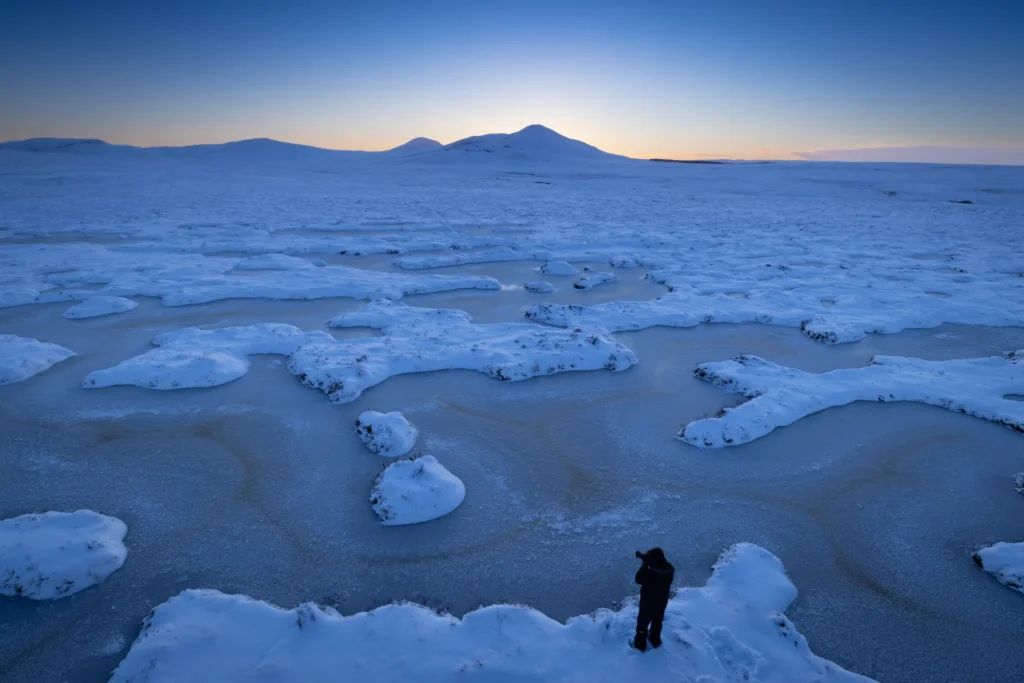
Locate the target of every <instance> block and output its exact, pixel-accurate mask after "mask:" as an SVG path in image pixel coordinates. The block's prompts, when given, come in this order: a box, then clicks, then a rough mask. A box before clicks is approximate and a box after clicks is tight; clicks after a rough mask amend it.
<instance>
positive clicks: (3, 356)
mask: <svg viewBox="0 0 1024 683" xmlns="http://www.w3.org/2000/svg"><path fill="white" fill-rule="evenodd" d="M73 355H75V352H74V351H69V350H68V349H65V348H64V347H63V346H58V345H57V344H50V343H48V342H41V341H39V340H38V339H31V338H29V337H19V336H17V335H13V334H0V386H3V385H4V384H14V383H15V382H20V381H22V380H26V379H28V378H29V377H32V376H33V375H38V374H39V373H40V372H42V371H43V370H47V369H49V368H50V367H51V366H53V365H56V364H57V363H60V362H61V361H63V360H67V359H68V358H71V356H73Z"/></svg>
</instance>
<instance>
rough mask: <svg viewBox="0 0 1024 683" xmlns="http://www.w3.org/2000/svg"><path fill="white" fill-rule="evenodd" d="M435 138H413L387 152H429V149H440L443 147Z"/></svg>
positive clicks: (399, 153)
mask: <svg viewBox="0 0 1024 683" xmlns="http://www.w3.org/2000/svg"><path fill="white" fill-rule="evenodd" d="M443 146H444V145H442V144H441V143H440V142H438V141H437V140H431V139H430V138H413V139H412V140H409V142H407V143H405V144H404V145H399V146H398V147H393V148H391V149H389V150H388V154H395V155H402V156H404V155H406V154H419V153H420V152H429V151H431V150H435V149H440V148H441V147H443Z"/></svg>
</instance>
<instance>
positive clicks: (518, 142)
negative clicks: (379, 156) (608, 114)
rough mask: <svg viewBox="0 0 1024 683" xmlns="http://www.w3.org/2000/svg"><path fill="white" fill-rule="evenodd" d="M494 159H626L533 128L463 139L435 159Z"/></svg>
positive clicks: (441, 151)
mask: <svg viewBox="0 0 1024 683" xmlns="http://www.w3.org/2000/svg"><path fill="white" fill-rule="evenodd" d="M470 154H472V155H476V156H481V157H483V156H493V157H495V158H500V159H506V160H508V159H511V160H530V161H544V160H551V161H573V160H595V161H611V160H614V159H623V158H624V157H621V156H618V155H616V154H609V153H608V152H604V151H602V150H600V149H598V148H597V147H594V146H593V145H588V144H587V143H585V142H581V141H579V140H573V139H572V138H567V137H565V136H564V135H562V134H560V133H556V132H555V131H553V130H551V129H550V128H546V127H545V126H541V125H537V124H534V125H532V126H527V127H526V128H523V129H522V130H520V131H518V132H516V133H491V134H489V135H476V136H473V137H469V138H463V139H462V140H458V141H456V142H453V143H451V144H450V145H445V146H444V147H443V148H442V149H441V150H440V151H438V152H436V153H435V155H445V156H446V157H462V156H464V155H470Z"/></svg>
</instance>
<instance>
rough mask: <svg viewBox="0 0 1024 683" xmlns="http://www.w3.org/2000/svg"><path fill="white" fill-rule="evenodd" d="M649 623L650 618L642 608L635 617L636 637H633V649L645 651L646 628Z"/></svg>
mask: <svg viewBox="0 0 1024 683" xmlns="http://www.w3.org/2000/svg"><path fill="white" fill-rule="evenodd" d="M650 623H651V616H650V614H648V613H647V610H645V609H644V608H643V607H641V608H640V613H639V614H637V615H636V635H635V636H633V647H635V648H636V649H638V650H640V651H643V650H646V649H647V627H648V625H649V624H650Z"/></svg>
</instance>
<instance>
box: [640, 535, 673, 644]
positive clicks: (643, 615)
mask: <svg viewBox="0 0 1024 683" xmlns="http://www.w3.org/2000/svg"><path fill="white" fill-rule="evenodd" d="M641 559H642V560H643V561H644V564H643V566H642V567H640V569H639V570H638V571H637V573H636V582H637V583H638V584H640V614H638V615H637V618H636V636H635V637H634V638H633V647H635V648H636V649H638V650H640V651H641V652H643V651H644V650H646V649H647V639H648V629H650V640H651V646H652V647H660V646H661V622H662V620H663V619H664V618H665V608H666V607H667V606H668V595H669V590H670V589H671V588H672V578H673V577H674V576H675V573H676V570H675V567H673V566H672V565H671V564H669V563H668V560H666V559H665V553H664V552H662V550H661V548H651V549H650V550H648V551H647V552H646V553H645V554H644V555H643V556H642V558H641Z"/></svg>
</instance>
